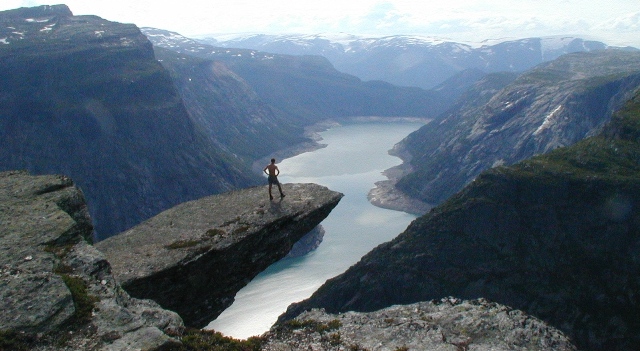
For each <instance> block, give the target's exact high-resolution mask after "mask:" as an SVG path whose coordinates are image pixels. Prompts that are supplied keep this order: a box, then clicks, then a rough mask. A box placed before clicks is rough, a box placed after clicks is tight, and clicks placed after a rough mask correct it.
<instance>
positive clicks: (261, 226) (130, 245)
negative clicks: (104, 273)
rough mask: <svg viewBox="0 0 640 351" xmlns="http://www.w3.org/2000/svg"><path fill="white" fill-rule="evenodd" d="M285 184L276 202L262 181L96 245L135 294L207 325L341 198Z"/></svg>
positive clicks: (190, 322)
mask: <svg viewBox="0 0 640 351" xmlns="http://www.w3.org/2000/svg"><path fill="white" fill-rule="evenodd" d="M283 189H284V193H285V194H286V197H285V198H284V199H277V200H274V201H269V199H268V194H267V189H266V186H261V187H252V188H247V189H243V190H237V191H232V192H228V193H224V194H220V195H213V196H209V197H205V198H202V199H199V200H194V201H190V202H186V203H183V204H181V205H178V206H176V207H174V208H171V209H169V210H167V211H164V212H162V213H160V214H159V215H157V216H155V217H153V218H151V219H149V220H147V221H145V222H143V223H142V224H140V225H138V226H136V227H134V228H132V229H130V230H128V231H126V232H124V233H122V234H119V235H117V236H114V237H111V238H108V239H106V240H104V241H101V242H99V243H98V244H96V247H97V248H98V249H99V250H101V251H103V252H104V253H105V255H106V256H107V258H108V260H109V261H110V262H111V263H112V266H113V272H114V275H115V276H116V278H117V279H118V281H119V282H120V283H121V284H122V287H123V288H124V289H125V290H127V291H128V292H129V293H130V294H131V295H132V296H135V297H139V298H150V299H153V300H154V301H156V302H158V303H159V304H160V305H162V306H163V307H164V308H167V309H170V310H173V311H176V312H178V313H179V314H180V316H181V317H182V318H183V319H184V321H185V324H187V325H190V326H196V327H203V326H205V325H206V324H208V323H209V322H210V321H211V320H213V319H215V317H217V316H218V315H219V314H220V313H221V312H222V311H223V310H224V309H225V308H226V307H228V306H229V305H231V303H232V302H233V298H234V296H235V294H236V292H237V291H238V290H240V289H241V288H242V287H243V286H245V285H246V284H247V283H248V282H249V281H250V280H251V279H252V278H253V277H254V276H255V275H257V274H258V273H260V272H261V271H262V270H264V269H265V268H266V267H268V266H269V265H270V264H271V263H273V262H275V261H277V260H278V259H280V258H282V257H284V256H285V255H286V254H287V253H288V252H289V251H290V250H291V247H292V246H293V244H294V243H296V242H297V241H298V240H299V239H300V238H301V237H303V236H304V235H305V234H306V233H308V232H309V231H311V230H312V229H313V228H314V227H315V226H316V225H318V224H319V223H320V222H321V221H322V220H323V219H324V218H325V217H326V216H327V215H328V214H329V213H330V212H331V210H332V209H333V208H334V207H335V206H336V205H337V204H338V202H339V201H340V199H341V198H342V196H343V195H342V194H341V193H338V192H334V191H331V190H329V189H327V188H326V187H323V186H319V185H316V184H284V185H283ZM275 194H277V190H275Z"/></svg>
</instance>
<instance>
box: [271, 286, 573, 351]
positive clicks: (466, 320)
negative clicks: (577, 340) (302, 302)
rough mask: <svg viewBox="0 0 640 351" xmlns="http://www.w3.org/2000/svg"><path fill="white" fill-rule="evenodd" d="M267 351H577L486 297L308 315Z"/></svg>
mask: <svg viewBox="0 0 640 351" xmlns="http://www.w3.org/2000/svg"><path fill="white" fill-rule="evenodd" d="M262 350H264V351H296V350H323V351H333V350H335V351H338V350H354V351H364V350H430V351H454V350H458V351H464V350H486V351H489V350H490V351H503V350H504V351H507V350H528V351H534V350H538V351H542V350H546V351H551V350H553V351H575V350H576V348H575V346H574V345H573V344H572V343H571V342H570V341H569V339H568V338H567V337H566V336H565V335H564V334H563V333H562V332H560V331H558V330H557V329H555V328H553V327H550V326H548V325H547V324H545V323H544V322H542V321H540V320H538V319H537V318H534V317H531V316H529V315H527V314H525V313H523V312H522V311H518V310H514V309H511V308H509V307H506V306H503V305H500V304H497V303H492V302H489V301H486V300H484V299H477V300H470V301H463V300H460V299H456V298H451V297H449V298H444V299H441V300H438V301H430V302H420V303H416V304H411V305H396V306H392V307H388V308H385V309H382V310H379V311H375V312H369V313H362V312H346V313H341V314H329V313H326V312H325V311H324V310H318V309H314V310H311V311H307V312H304V313H302V314H301V315H299V316H298V317H296V318H295V319H294V320H291V321H289V322H287V323H285V324H282V325H277V326H275V327H273V328H272V329H271V330H270V331H269V332H268V333H267V334H265V335H264V344H263V347H262Z"/></svg>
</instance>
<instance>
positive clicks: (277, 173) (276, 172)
mask: <svg viewBox="0 0 640 351" xmlns="http://www.w3.org/2000/svg"><path fill="white" fill-rule="evenodd" d="M275 174H276V177H277V176H278V175H279V174H280V169H279V168H278V166H276V167H275Z"/></svg>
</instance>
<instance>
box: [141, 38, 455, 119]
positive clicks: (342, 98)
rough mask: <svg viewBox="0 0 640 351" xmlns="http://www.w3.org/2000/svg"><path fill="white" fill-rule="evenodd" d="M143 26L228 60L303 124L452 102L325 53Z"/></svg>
mask: <svg viewBox="0 0 640 351" xmlns="http://www.w3.org/2000/svg"><path fill="white" fill-rule="evenodd" d="M142 30H143V32H144V33H145V35H147V37H149V40H151V41H152V42H153V43H154V45H155V46H157V47H163V48H167V49H170V50H173V51H176V52H179V53H182V54H188V55H192V56H196V57H200V58H205V59H209V60H215V61H221V62H224V63H225V64H226V65H227V66H228V67H229V69H231V70H232V71H233V72H235V73H237V74H238V75H239V76H240V77H242V79H244V80H245V81H246V82H247V83H248V84H249V85H250V86H251V87H252V88H253V89H254V90H255V92H256V93H257V94H258V96H259V97H260V98H261V99H262V100H264V101H265V102H266V103H268V104H269V105H270V106H272V107H273V108H275V110H276V112H278V113H281V114H283V115H284V116H286V117H287V118H288V119H289V120H290V121H295V122H296V123H300V124H302V125H306V124H310V123H315V122H317V121H319V120H322V119H326V118H335V117H349V116H414V117H435V116H437V115H438V114H440V113H442V112H444V111H445V110H446V109H447V108H448V107H449V106H450V105H451V104H452V103H453V101H452V98H451V97H450V96H447V95H445V94H444V93H439V92H437V91H425V90H423V89H419V88H407V87H397V86H393V85H391V84H389V83H385V82H381V81H372V82H363V81H361V80H360V79H358V78H356V77H354V76H352V75H349V74H345V73H341V72H339V71H337V70H336V69H335V68H334V67H333V66H332V65H331V64H330V63H329V61H328V60H327V59H325V58H323V57H321V56H292V55H280V54H272V53H266V52H260V51H256V50H246V49H232V48H221V47H214V46H210V45H206V44H202V43H199V42H196V41H194V40H192V39H189V38H185V37H183V36H181V35H179V34H177V33H173V32H168V31H165V30H160V29H154V28H143V29H142Z"/></svg>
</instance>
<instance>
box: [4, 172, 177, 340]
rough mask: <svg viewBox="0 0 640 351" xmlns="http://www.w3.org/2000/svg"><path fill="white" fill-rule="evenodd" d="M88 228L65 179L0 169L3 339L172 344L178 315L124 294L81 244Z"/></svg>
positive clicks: (80, 199)
mask: <svg viewBox="0 0 640 351" xmlns="http://www.w3.org/2000/svg"><path fill="white" fill-rule="evenodd" d="M91 230H92V225H91V220H90V218H89V215H88V211H87V207H86V204H85V201H84V196H83V194H82V192H81V191H79V190H78V188H76V187H75V186H74V184H73V182H72V181H71V180H70V179H69V178H66V177H62V176H31V175H29V174H27V173H26V172H15V171H12V172H3V173H0V252H1V254H0V301H2V313H1V314H0V331H1V332H2V333H3V341H6V340H7V338H9V335H13V336H14V337H16V338H17V339H20V340H22V342H23V343H24V344H26V346H25V347H28V349H30V350H80V349H82V350H89V349H91V350H94V349H95V350H123V349H145V350H150V349H156V348H161V347H167V346H170V345H176V344H177V341H176V340H174V339H173V338H171V337H169V336H168V335H167V334H166V333H169V332H174V333H175V332H179V331H180V329H181V328H182V320H181V319H180V317H179V316H178V315H177V314H175V313H174V312H170V311H166V310H163V309H162V308H160V306H158V304H156V303H155V302H153V301H145V300H138V299H133V298H131V297H129V295H128V294H127V293H126V292H124V291H123V290H122V289H121V288H120V286H119V285H118V284H117V283H116V281H115V279H114V277H113V276H112V275H111V269H110V265H109V263H108V262H107V261H106V260H105V258H104V255H103V254H102V253H101V252H99V251H97V250H96V249H95V248H94V247H93V246H91V245H89V244H88V243H87V240H90V237H91ZM5 345H6V344H5ZM23 346H24V345H23ZM14 347H16V348H17V347H18V346H17V345H14ZM0 348H1V347H0ZM20 349H23V348H20Z"/></svg>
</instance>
